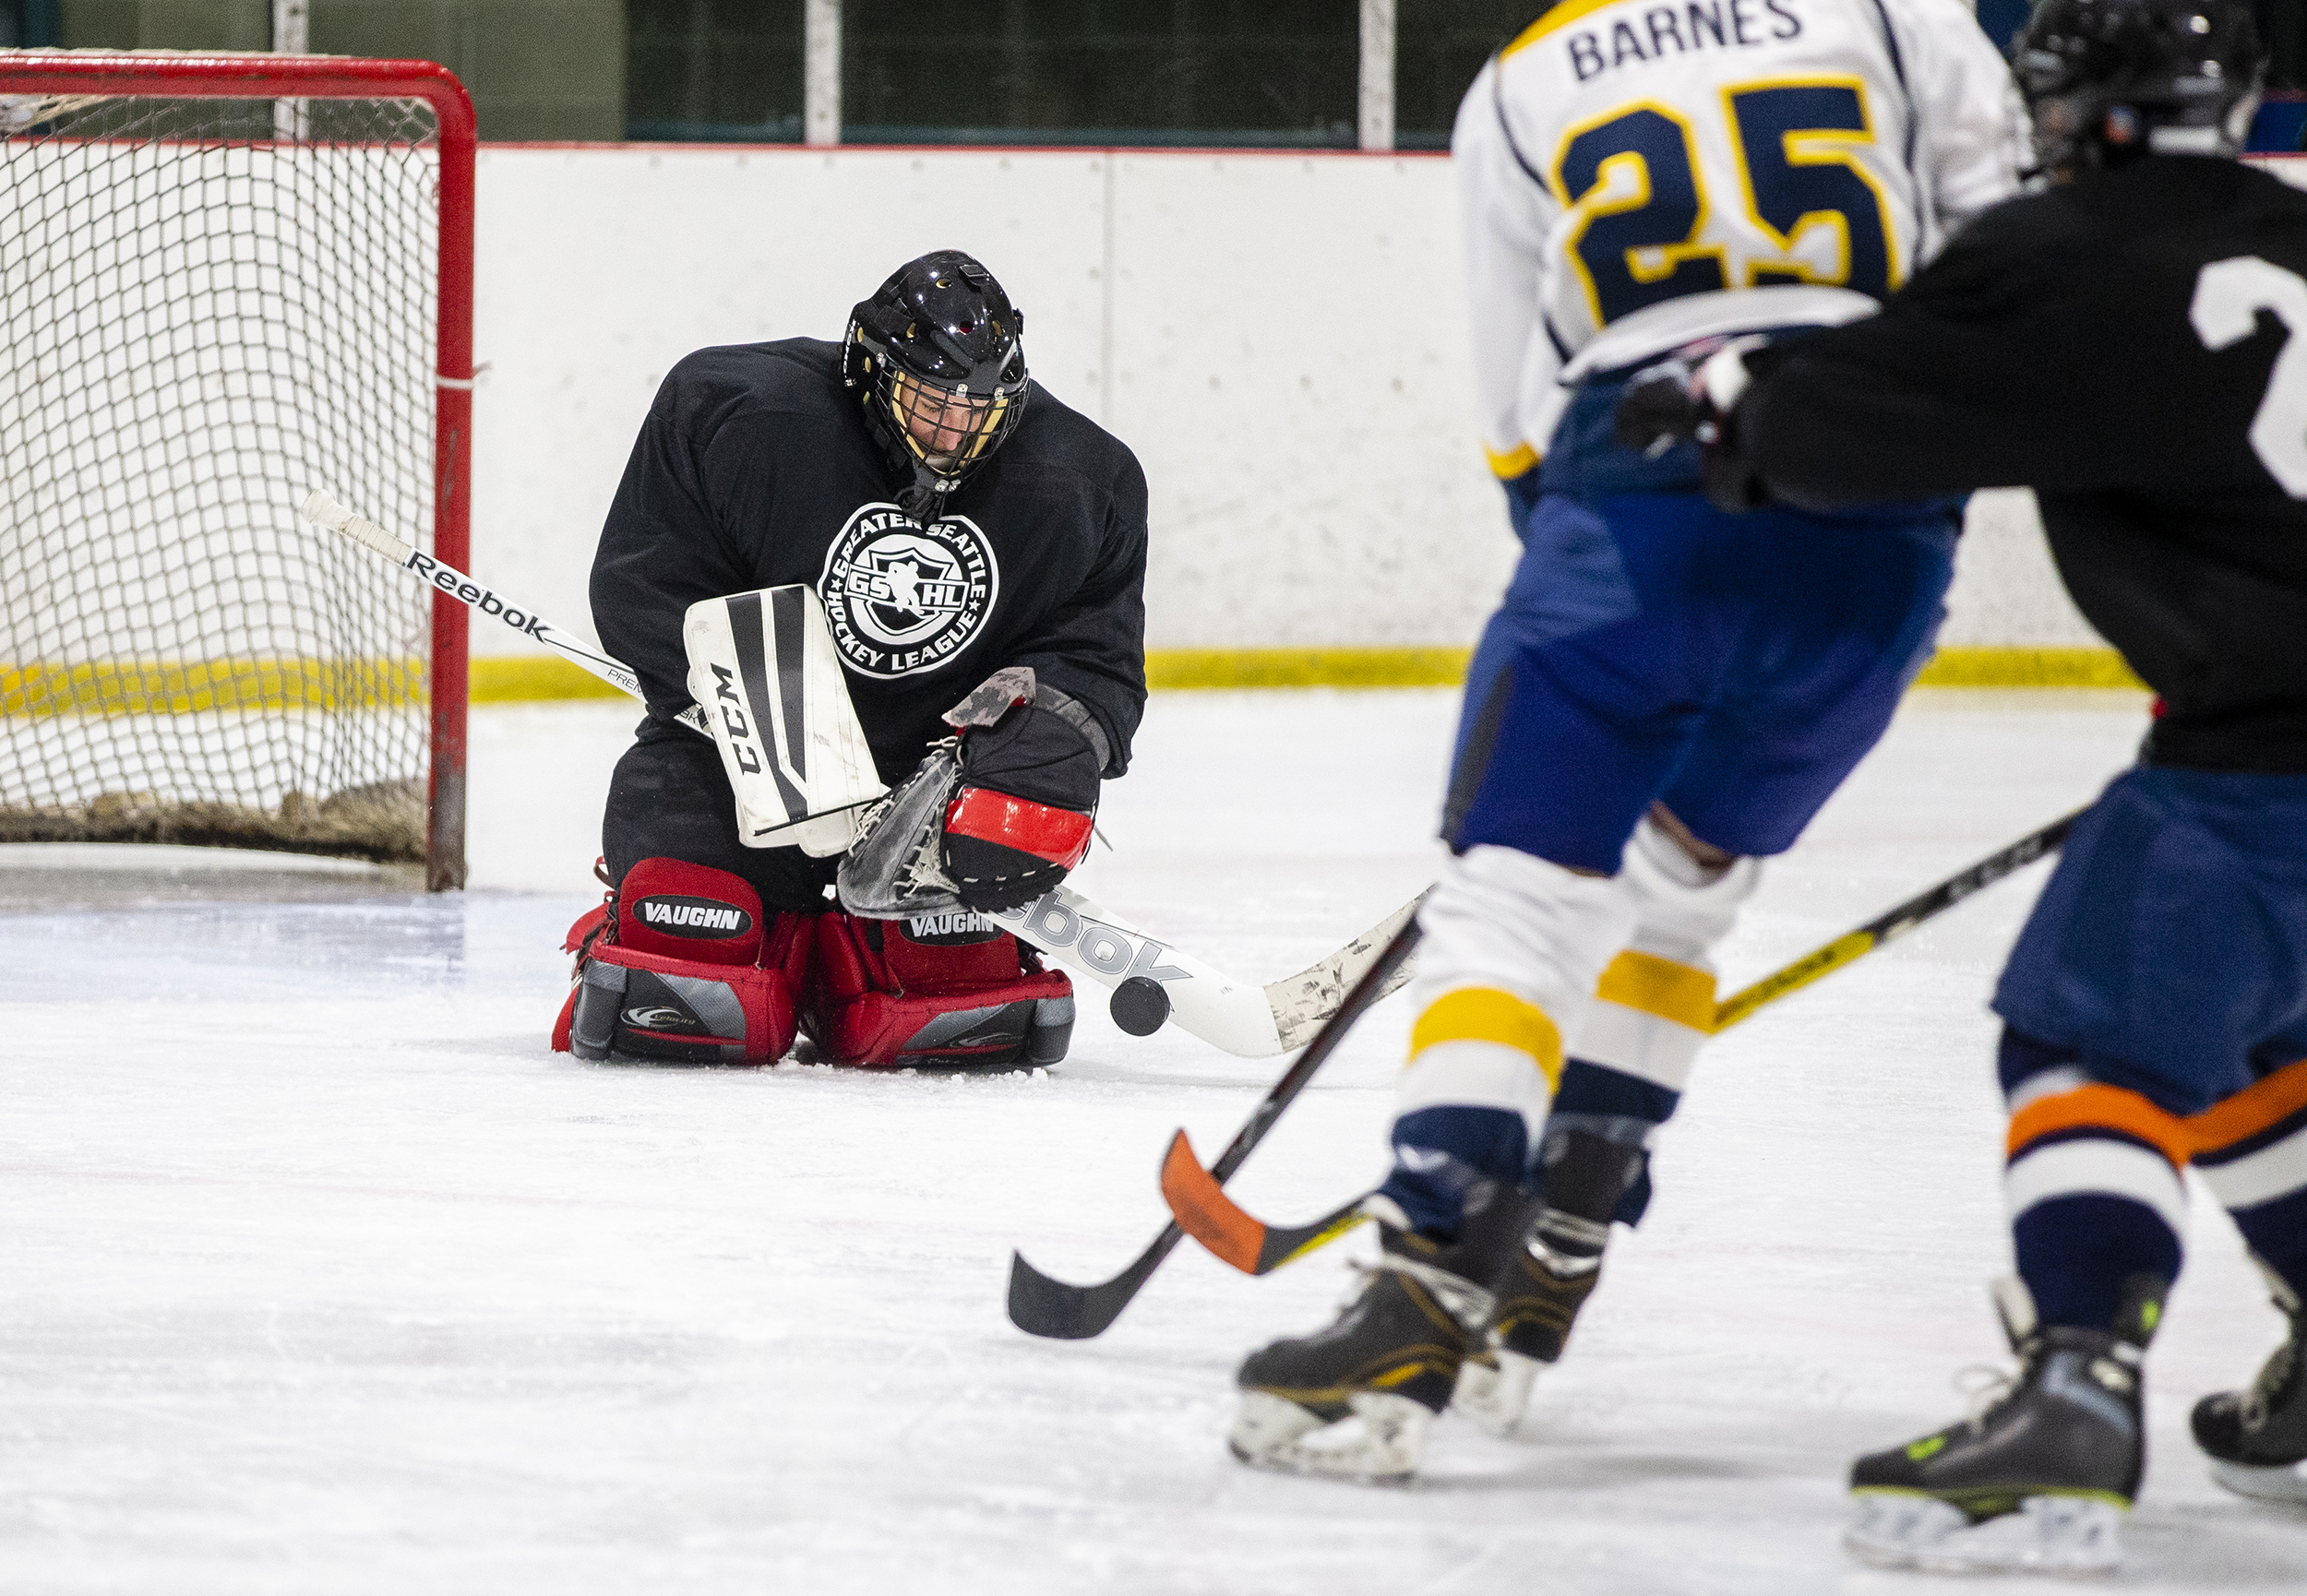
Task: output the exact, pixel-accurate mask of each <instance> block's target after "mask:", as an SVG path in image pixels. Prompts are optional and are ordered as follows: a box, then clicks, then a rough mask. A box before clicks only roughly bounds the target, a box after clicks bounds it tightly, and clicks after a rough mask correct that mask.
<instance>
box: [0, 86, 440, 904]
mask: <svg viewBox="0 0 2307 1596" xmlns="http://www.w3.org/2000/svg"><path fill="white" fill-rule="evenodd" d="M433 134H434V124H433V114H432V112H431V110H430V109H429V107H427V106H425V105H424V104H423V103H422V102H420V101H398V100H358V101H326V100H314V101H296V102H293V103H290V102H275V101H271V100H261V101H249V100H184V99H158V98H153V99H138V98H103V99H65V98H44V99H26V98H15V99H10V98H6V97H0V841H30V840H124V841H125V840H138V841H169V842H209V843H222V844H236V845H242V846H257V847H273V848H291V849H297V850H302V851H309V852H331V853H347V854H359V855H365V856H368V857H372V858H377V859H388V860H421V859H422V858H424V845H425V834H424V833H425V828H424V792H425V776H426V758H427V744H428V741H429V730H430V728H429V715H428V710H427V705H426V697H427V693H426V689H427V682H428V660H429V653H430V647H429V644H430V636H429V634H430V614H431V611H430V605H429V603H428V601H427V599H426V596H425V594H424V592H423V591H422V590H419V589H417V588H416V587H415V585H414V584H412V583H409V582H408V581H407V580H406V578H404V577H402V575H401V574H400V572H398V571H396V570H394V569H392V568H391V567H390V566H387V565H386V564H385V563H384V562H382V561H380V560H378V559H377V558H376V557H375V556H374V555H372V554H367V553H366V552H365V551H363V550H361V549H358V548H355V547H353V546H352V545H351V544H349V543H347V542H344V541H343V540H341V539H340V538H338V537H336V536H334V535H333V534H330V533H328V532H324V531H320V530H317V529H314V528H310V527H306V526H303V525H301V524H300V523H299V521H298V518H297V515H296V506H298V505H300V504H301V503H302V502H303V501H304V498H305V494H308V493H310V492H311V491H312V490H313V489H314V488H317V487H320V488H326V489H328V491H329V492H330V493H332V494H335V495H336V496H337V497H338V498H340V499H341V500H343V501H344V502H345V503H347V504H350V505H353V506H357V507H358V508H359V509H360V511H361V513H363V514H364V515H366V516H368V517H369V518H372V519H375V520H377V521H379V522H381V523H383V524H384V525H386V526H388V527H390V528H392V529H393V530H395V531H398V532H400V533H401V534H402V535H403V536H405V537H408V538H409V539H411V541H412V542H416V543H418V544H419V545H420V546H423V547H430V546H431V540H432V531H433V507H434V494H433V475H434V472H433V458H434V456H433V448H434V439H433V419H434V376H433V373H434V369H435V366H434V363H435V359H436V316H437V305H436V292H437V277H436V268H437V258H438V237H439V225H438V216H437V209H438V197H437V188H438V185H437V177H438V163H437V159H436V150H435V148H434V140H433Z"/></svg>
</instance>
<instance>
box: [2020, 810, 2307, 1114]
mask: <svg viewBox="0 0 2307 1596" xmlns="http://www.w3.org/2000/svg"><path fill="white" fill-rule="evenodd" d="M1994 1007H1995V1012H1996V1013H1998V1014H2000V1015H2002V1018H2004V1019H2006V1020H2008V1021H2010V1023H2011V1024H2012V1026H2013V1027H2014V1028H2015V1029H2017V1030H2021V1031H2024V1032H2026V1034H2027V1035H2028V1036H2030V1037H2033V1038H2035V1039H2037V1040H2038V1041H2040V1042H2049V1043H2050V1044H2052V1045H2053V1046H2055V1047H2059V1048H2063V1049H2070V1050H2072V1051H2073V1052H2074V1053H2075V1054H2079V1055H2080V1062H2081V1063H2082V1064H2083V1066H2084V1067H2085V1068H2086V1070H2087V1071H2088V1072H2089V1073H2090V1075H2091V1076H2092V1078H2095V1079H2098V1080H2103V1081H2106V1082H2109V1083H2110V1084H2112V1085H2117V1086H2125V1087H2129V1088H2131V1089H2132V1090H2135V1091H2138V1092H2139V1093H2141V1094H2142V1095H2144V1096H2146V1097H2147V1098H2149V1099H2151V1100H2153V1101H2154V1102H2156V1103H2158V1105H2160V1106H2161V1107H2162V1108H2164V1109H2165V1110H2167V1111H2169V1112H2170V1113H2172V1114H2199V1113H2201V1112H2202V1111H2203V1110H2205V1109H2206V1108H2208V1107H2210V1106H2211V1105H2212V1104H2213V1103H2215V1102H2218V1101H2220V1100H2221V1099H2223V1098H2227V1097H2230V1096H2232V1095H2233V1094H2234V1093H2236V1092H2239V1091H2241V1090H2243V1089H2245V1088H2246V1087H2248V1086H2250V1085H2251V1084H2252V1083H2253V1081H2254V1080H2258V1079H2260V1078H2263V1077H2265V1076H2267V1075H2269V1074H2272V1073H2273V1072H2274V1071H2275V1070H2277V1069H2279V1068H2281V1067H2282V1066H2285V1065H2288V1064H2290V1063H2293V1062H2295V1061H2297V1060H2299V1059H2302V1058H2307V776H2301V775H2260V774H2255V773H2248V772H2241V771H2225V770H2190V769H2181V768H2176V767H2172V766H2158V765H2142V766H2139V767H2137V768H2134V769H2131V770H2127V771H2125V772H2124V773H2123V774H2122V775H2121V776H2118V777H2116V778H2115V780H2113V781H2112V782H2111V783H2110V784H2109V786H2108V788H2107V791H2106V792H2103V793H2101V794H2100V795H2099V800H2098V803H2097V804H2093V805H2092V806H2091V809H2090V811H2089V812H2088V813H2087V814H2086V815H2085V816H2083V818H2082V819H2080V820H2078V821H2077V822H2075V827H2074V831H2073V832H2072V833H2071V834H2069V836H2068V838H2067V843H2066V849H2065V852H2064V853H2063V855H2062V857H2061V859H2060V861H2059V867H2058V869H2057V870H2056V871H2055V872H2054V873H2053V874H2052V875H2051V877H2050V885H2049V886H2047V887H2044V888H2043V895H2042V897H2041V898H2040V899H2038V900H2037V902H2036V904H2035V911H2034V913H2033V914H2032V915H2030V916H2029V917H2028V919H2027V922H2026V930H2025V931H2024V932H2022V933H2020V935H2019V939H2018V946H2017V947H2014V948H2013V949H2012V950H2011V960H2010V963H2009V964H2008V965H2006V966H2005V967H2004V969H2003V971H2002V981H2001V983H1999V984H1998V985H1997V986H1996V988H1995V995H1994Z"/></svg>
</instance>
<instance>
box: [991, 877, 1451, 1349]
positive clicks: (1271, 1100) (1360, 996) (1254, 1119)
mask: <svg viewBox="0 0 2307 1596" xmlns="http://www.w3.org/2000/svg"><path fill="white" fill-rule="evenodd" d="M1417 938H1418V924H1417V918H1416V915H1412V916H1410V917H1408V918H1407V919H1405V920H1404V921H1403V923H1402V924H1401V926H1400V928H1399V929H1397V930H1396V931H1395V932H1394V934H1393V937H1392V938H1391V939H1390V940H1389V941H1388V942H1387V943H1386V946H1385V947H1384V948H1383V949H1381V951H1380V953H1379V955H1378V958H1377V959H1376V960H1375V961H1374V962H1373V963H1372V964H1371V965H1370V966H1369V969H1367V970H1365V971H1363V972H1362V977H1361V979H1360V980H1358V981H1357V982H1356V983H1354V986H1353V990H1351V991H1350V992H1348V993H1347V994H1346V995H1345V998H1344V999H1343V1000H1342V1001H1341V1002H1340V1003H1339V1004H1338V1007H1337V1011H1336V1012H1335V1013H1334V1014H1333V1015H1331V1017H1330V1018H1329V1020H1328V1022H1327V1023H1325V1024H1324V1025H1323V1026H1322V1028H1321V1030H1320V1031H1318V1032H1316V1033H1315V1036H1314V1039H1313V1041H1311V1042H1308V1043H1307V1044H1306V1051H1305V1052H1304V1053H1302V1054H1298V1055H1297V1063H1295V1064H1293V1065H1291V1066H1289V1068H1288V1069H1287V1070H1285V1071H1284V1072H1283V1075H1282V1078H1281V1079H1279V1080H1277V1081H1275V1082H1274V1083H1273V1086H1272V1087H1271V1088H1269V1089H1268V1090H1267V1091H1266V1094H1265V1096H1264V1097H1262V1098H1261V1099H1260V1100H1259V1102H1258V1107H1257V1110H1256V1111H1255V1112H1254V1113H1252V1114H1250V1116H1249V1120H1248V1121H1247V1122H1246V1123H1244V1125H1243V1126H1242V1127H1241V1129H1239V1130H1237V1131H1236V1132H1235V1133H1234V1139H1233V1140H1232V1141H1230V1142H1228V1143H1227V1144H1226V1147H1225V1151H1224V1152H1223V1153H1221V1154H1219V1155H1218V1161H1217V1162H1216V1163H1215V1164H1214V1165H1213V1166H1212V1167H1211V1169H1210V1170H1209V1171H1208V1172H1206V1173H1204V1172H1203V1171H1202V1169H1201V1165H1200V1164H1199V1163H1196V1164H1195V1165H1194V1173H1196V1174H1200V1175H1201V1178H1202V1179H1203V1180H1204V1181H1205V1182H1207V1183H1208V1185H1209V1189H1210V1190H1211V1191H1213V1192H1214V1191H1216V1190H1217V1189H1218V1187H1219V1186H1221V1185H1224V1184H1225V1182H1226V1181H1227V1180H1230V1179H1231V1178H1232V1177H1233V1173H1234V1172H1235V1171H1236V1170H1237V1169H1239V1168H1241V1166H1242V1163H1243V1161H1245V1160H1246V1159H1248V1158H1249V1153H1250V1149H1253V1148H1255V1147H1256V1146H1257V1145H1258V1144H1259V1143H1260V1142H1261V1141H1262V1140H1264V1139H1265V1134H1266V1132H1267V1131H1269V1130H1271V1129H1273V1122H1274V1121H1275V1120H1276V1119H1278V1118H1280V1117H1281V1114H1282V1111H1283V1110H1284V1109H1285V1108H1287V1107H1289V1105H1290V1102H1291V1100H1292V1099H1294V1098H1296V1097H1297V1094H1298V1093H1299V1092H1301V1091H1303V1090H1305V1089H1306V1083H1307V1082H1308V1081H1309V1080H1311V1079H1313V1078H1314V1072H1315V1071H1316V1070H1318V1069H1320V1068H1321V1066H1322V1064H1323V1062H1324V1061H1325V1060H1327V1059H1328V1058H1329V1056H1330V1054H1332V1053H1333V1052H1334V1051H1335V1050H1336V1048H1337V1045H1338V1043H1339V1042H1343V1041H1345V1033H1346V1032H1347V1031H1349V1030H1353V1029H1354V1022H1355V1021H1356V1020H1357V1019H1359V1018H1362V1016H1363V1015H1364V1014H1366V1013H1368V1012H1369V1008H1370V1006H1371V1005H1373V1004H1375V1003H1376V1002H1377V1001H1378V1000H1379V999H1380V998H1381V997H1383V996H1385V995H1386V994H1387V993H1389V992H1391V991H1392V990H1393V976H1394V972H1395V971H1398V970H1400V969H1401V968H1402V966H1403V964H1404V963H1405V961H1406V960H1407V959H1409V957H1410V954H1411V951H1412V950H1413V949H1414V948H1416V947H1417ZM1178 1138H1179V1140H1181V1141H1182V1140H1183V1139H1184V1133H1183V1132H1182V1131H1181V1132H1179V1133H1178ZM1187 1156H1188V1158H1189V1160H1190V1159H1191V1157H1192V1154H1191V1152H1190V1151H1189V1152H1188V1154H1187ZM1165 1189H1166V1187H1165ZM1219 1200H1220V1201H1221V1202H1222V1201H1224V1200H1225V1199H1224V1197H1223V1196H1221V1197H1220V1198H1219ZM1236 1211H1239V1210H1236ZM1245 1217H1247V1216H1245ZM1253 1222H1254V1221H1253ZM1185 1238H1186V1229H1185V1228H1184V1227H1183V1226H1181V1224H1180V1222H1179V1221H1177V1220H1172V1221H1170V1222H1169V1223H1168V1224H1167V1225H1165V1226H1164V1227H1163V1230H1162V1233H1161V1234H1160V1235H1157V1236H1155V1237H1154V1238H1153V1245H1150V1246H1148V1247H1147V1248H1146V1249H1145V1251H1143V1252H1142V1253H1140V1254H1139V1255H1138V1258H1137V1261H1136V1262H1135V1263H1133V1264H1131V1265H1130V1267H1129V1268H1126V1269H1124V1270H1122V1271H1121V1273H1119V1274H1118V1275H1116V1276H1115V1277H1114V1278H1113V1279H1112V1280H1106V1281H1105V1282H1104V1283H1103V1284H1101V1285H1094V1286H1076V1285H1069V1284H1067V1283H1066V1282H1065V1281H1064V1280H1052V1279H1050V1278H1049V1277H1048V1276H1047V1275H1045V1274H1043V1273H1042V1272H1041V1271H1040V1270H1039V1269H1037V1268H1034V1266H1033V1265H1032V1264H1029V1263H1027V1262H1026V1261H1025V1255H1024V1254H1023V1253H1011V1254H1010V1323H1011V1324H1013V1325H1015V1326H1016V1327H1017V1328H1019V1329H1021V1330H1023V1331H1024V1332H1026V1334H1028V1335H1034V1336H1047V1337H1050V1338H1052V1339H1053V1340H1064V1341H1080V1340H1088V1339H1089V1338H1090V1337H1092V1336H1094V1335H1098V1334H1101V1333H1102V1332H1103V1331H1104V1330H1105V1328H1106V1326H1108V1325H1110V1324H1112V1323H1113V1322H1114V1320H1115V1319H1116V1318H1118V1317H1119V1316H1120V1314H1121V1310H1122V1309H1124V1308H1126V1307H1128V1306H1129V1305H1130V1299H1131V1298H1132V1297H1135V1296H1136V1295H1137V1294H1138V1292H1139V1290H1140V1289H1141V1288H1142V1287H1143V1286H1144V1284H1145V1282H1146V1280H1148V1279H1149V1278H1151V1276H1152V1275H1153V1271H1154V1270H1155V1269H1157V1268H1161V1267H1162V1260H1163V1259H1164V1258H1165V1257H1169V1255H1170V1253H1171V1252H1172V1250H1174V1249H1175V1248H1176V1247H1177V1244H1178V1243H1179V1242H1181V1241H1183V1240H1185Z"/></svg>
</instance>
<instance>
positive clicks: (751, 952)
mask: <svg viewBox="0 0 2307 1596" xmlns="http://www.w3.org/2000/svg"><path fill="white" fill-rule="evenodd" d="M816 918H817V917H816V916H813V915H806V914H783V913H781V914H777V915H774V916H767V917H765V916H764V915H763V913H762V910H761V899H760V895H759V893H758V892H756V891H755V890H754V888H753V887H752V884H751V883H749V882H747V881H746V880H745V879H744V878H743V877H742V876H737V875H731V874H729V873H728V872H727V871H725V870H714V869H711V868H710V867H709V866H706V865H702V864H687V863H686V862H684V861H681V860H678V859H643V860H641V861H640V862H639V863H638V864H634V866H633V867H632V868H631V869H630V870H628V871H627V872H626V873H625V879H624V880H623V881H622V882H620V883H618V885H617V888H616V892H615V893H613V894H612V895H611V898H610V900H609V902H608V903H607V904H606V905H605V906H604V909H601V910H594V911H592V912H591V913H590V914H588V915H586V916H585V917H584V919H581V920H580V921H579V922H578V923H577V925H575V926H574V927H572V928H571V929H570V933H569V940H570V941H571V942H572V943H576V944H578V945H579V946H578V947H577V948H576V951H577V952H578V962H577V979H576V982H575V983H574V984H573V985H572V986H571V987H570V989H569V994H568V1001H567V1002H566V1003H564V1004H563V1005H562V1007H561V1015H560V1019H559V1021H558V1023H556V1025H555V1027H554V1029H553V1046H554V1048H555V1049H556V1051H558V1052H563V1053H573V1054H576V1055H577V1056H578V1057H579V1058H582V1059H588V1060H591V1061H593V1062H596V1063H604V1062H605V1063H627V1064H766V1063H769V1062H771V1061H773V1060H775V1059H777V1058H780V1057H782V1056H783V1054H784V1053H785V1051H786V1050H787V1049H788V1048H790V1047H791V1046H792V1045H793V1040H794V1034H795V1019H796V1009H797V1007H798V997H799V994H800V992H801V989H802V986H803V984H804V983H806V982H807V978H808V974H809V966H810V963H811V959H812V956H813V953H814V950H815V947H816V941H817V938H816V936H815V934H814V933H815V928H814V925H813V923H812V922H813V921H814V920H815V919H816ZM765 920H766V923H764V921H765Z"/></svg>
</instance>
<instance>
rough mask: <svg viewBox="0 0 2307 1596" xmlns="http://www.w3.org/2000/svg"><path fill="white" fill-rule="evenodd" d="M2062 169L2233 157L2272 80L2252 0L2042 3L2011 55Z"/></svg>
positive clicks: (2042, 151)
mask: <svg viewBox="0 0 2307 1596" xmlns="http://www.w3.org/2000/svg"><path fill="white" fill-rule="evenodd" d="M2012 66H2013V68H2014V70H2015V71H2016V73H2017V75H2018V80H2019V87H2020V88H2021V89H2024V90H2025V91H2026V106H2027V110H2028V112H2029V113H2030V114H2032V116H2033V117H2034V121H2035V152H2036V155H2037V158H2038V160H2039V161H2040V162H2041V165H2042V168H2043V170H2044V171H2046V172H2050V173H2073V172H2074V171H2077V170H2079V169H2081V168H2084V167H2089V166H2108V165H2113V164H2116V163H2118V162H2120V161H2124V160H2126V159H2128V158H2129V157H2131V156H2133V155H2141V154H2146V153H2147V152H2149V151H2153V152H2155V153H2158V154H2163V155H2233V154H2235V153H2236V152H2237V151H2239V150H2241V149H2242V147H2243V141H2244V139H2245V137H2247V136H2248V135H2249V133H2250V131H2251V119H2252V116H2253V113H2254V112H2256V111H2257V109H2258V105H2259V90H2260V87H2261V85H2262V84H2263V83H2264V82H2265V77H2266V51H2265V47H2264V46H2263V45H2262V44H2261V43H2260V41H2259V30H2258V28H2257V26H2256V25H2255V24H2254V23H2253V21H2252V17H2251V6H2249V4H2248V3H2247V0H2043V4H2042V5H2041V6H2039V7H2038V9H2037V10H2036V12H2035V15H2034V17H2033V18H2031V19H2030V20H2029V21H2028V22H2027V24H2026V29H2025V30H2024V31H2022V32H2021V33H2020V35H2019V38H2018V49H2017V51H2016V53H2015V54H2014V56H2013V59H2012Z"/></svg>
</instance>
